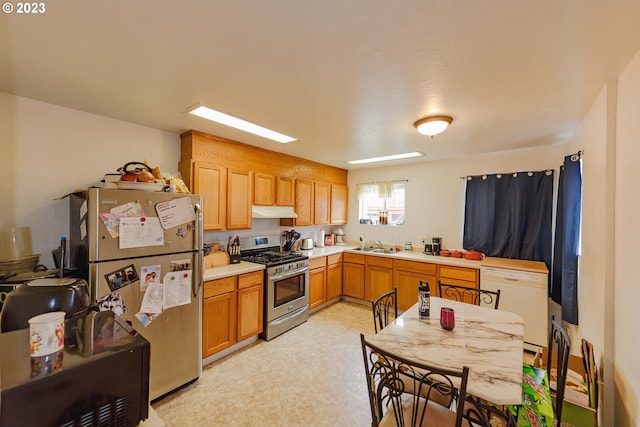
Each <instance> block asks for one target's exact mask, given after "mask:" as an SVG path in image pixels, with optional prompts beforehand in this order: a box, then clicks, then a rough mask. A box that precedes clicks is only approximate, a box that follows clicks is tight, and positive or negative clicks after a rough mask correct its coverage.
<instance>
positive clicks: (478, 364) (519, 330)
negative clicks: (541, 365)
mask: <svg viewBox="0 0 640 427" xmlns="http://www.w3.org/2000/svg"><path fill="white" fill-rule="evenodd" d="M443 306H445V307H451V308H453V309H454V310H455V328H454V329H453V330H452V331H446V330H444V329H442V327H441V326H440V307H443ZM430 314H431V316H430V317H429V319H420V318H419V315H418V304H415V305H414V306H412V307H411V308H409V309H408V310H407V311H405V312H404V313H403V314H402V315H400V316H399V317H398V318H397V319H396V320H395V321H394V322H393V323H391V324H389V325H387V326H386V327H385V328H384V329H383V330H382V331H379V332H378V333H377V334H376V335H369V336H366V337H365V338H366V340H367V341H369V342H371V343H372V344H374V345H376V346H378V347H381V348H383V349H387V350H388V351H390V352H391V353H394V354H396V355H398V356H401V357H405V358H407V359H410V360H415V361H418V362H422V363H424V364H427V365H431V366H438V367H443V368H449V369H462V367H463V366H467V367H468V368H469V380H468V383H467V392H468V393H470V394H472V395H474V396H476V397H479V398H482V399H485V400H487V401H489V402H493V403H495V404H498V405H506V404H520V403H522V363H523V338H524V320H523V319H522V317H520V316H518V315H517V314H514V313H511V312H508V311H503V310H494V309H492V308H487V307H481V306H476V305H473V304H466V303H461V302H456V301H450V300H446V299H441V298H438V297H431V310H430Z"/></svg>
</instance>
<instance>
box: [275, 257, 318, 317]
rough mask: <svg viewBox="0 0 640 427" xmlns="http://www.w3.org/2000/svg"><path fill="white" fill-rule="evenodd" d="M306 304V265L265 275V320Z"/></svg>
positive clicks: (307, 270)
mask: <svg viewBox="0 0 640 427" xmlns="http://www.w3.org/2000/svg"><path fill="white" fill-rule="evenodd" d="M308 305H309V267H308V266H306V267H303V268H300V269H297V270H292V271H286V272H283V273H278V274H275V275H272V276H271V275H270V276H268V277H267V306H266V318H267V322H270V321H272V320H275V319H277V318H279V317H281V316H284V315H286V314H288V313H291V312H293V311H295V310H297V309H299V308H301V307H305V306H308Z"/></svg>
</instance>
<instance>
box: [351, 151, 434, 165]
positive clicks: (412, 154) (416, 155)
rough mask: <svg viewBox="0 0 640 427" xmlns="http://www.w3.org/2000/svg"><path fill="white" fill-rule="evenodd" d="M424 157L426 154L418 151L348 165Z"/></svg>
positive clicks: (356, 161)
mask: <svg viewBox="0 0 640 427" xmlns="http://www.w3.org/2000/svg"><path fill="white" fill-rule="evenodd" d="M420 156H424V153H420V152H418V151H414V152H411V153H404V154H393V155H391V156H383V157H372V158H370V159H362V160H351V161H349V162H347V163H351V164H352V165H359V164H362V163H374V162H385V161H387V160H396V159H407V158H409V157H420Z"/></svg>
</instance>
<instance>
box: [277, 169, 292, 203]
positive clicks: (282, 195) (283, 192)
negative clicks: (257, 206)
mask: <svg viewBox="0 0 640 427" xmlns="http://www.w3.org/2000/svg"><path fill="white" fill-rule="evenodd" d="M295 201H296V187H295V179H294V178H287V177H281V176H278V177H276V205H278V206H294V205H295Z"/></svg>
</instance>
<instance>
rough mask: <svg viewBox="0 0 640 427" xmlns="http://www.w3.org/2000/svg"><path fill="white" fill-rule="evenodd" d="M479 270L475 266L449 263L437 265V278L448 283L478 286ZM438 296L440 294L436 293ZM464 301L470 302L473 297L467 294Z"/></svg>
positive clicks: (471, 286) (469, 286)
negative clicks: (469, 266) (451, 264)
mask: <svg viewBox="0 0 640 427" xmlns="http://www.w3.org/2000/svg"><path fill="white" fill-rule="evenodd" d="M478 278H479V271H478V269H477V268H466V267H454V266H449V265H439V266H438V280H439V281H441V282H442V283H447V284H449V285H457V286H466V287H468V288H478V287H479V280H478ZM438 296H440V294H439V293H438ZM465 302H467V303H470V304H472V303H473V298H472V297H471V296H470V295H468V296H466V297H465Z"/></svg>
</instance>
